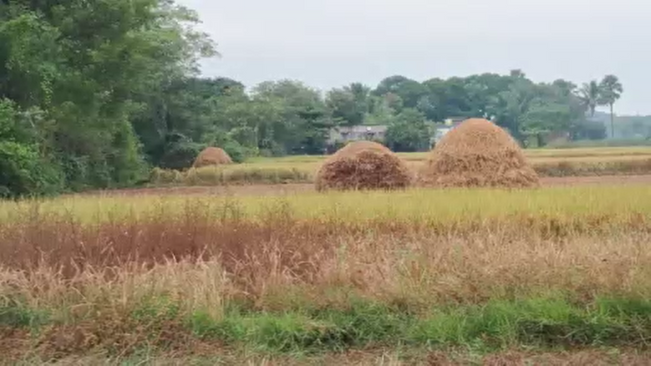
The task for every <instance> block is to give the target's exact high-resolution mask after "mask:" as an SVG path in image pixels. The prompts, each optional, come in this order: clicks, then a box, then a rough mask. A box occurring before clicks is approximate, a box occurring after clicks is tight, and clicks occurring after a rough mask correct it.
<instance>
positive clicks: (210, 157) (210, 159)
mask: <svg viewBox="0 0 651 366" xmlns="http://www.w3.org/2000/svg"><path fill="white" fill-rule="evenodd" d="M232 163H233V160H232V159H231V157H230V156H228V154H227V153H226V151H224V150H223V149H221V148H218V147H208V148H206V149H204V150H203V151H202V152H201V153H199V156H197V158H196V159H195V161H194V164H193V165H192V167H193V168H201V167H204V166H216V165H225V164H232Z"/></svg>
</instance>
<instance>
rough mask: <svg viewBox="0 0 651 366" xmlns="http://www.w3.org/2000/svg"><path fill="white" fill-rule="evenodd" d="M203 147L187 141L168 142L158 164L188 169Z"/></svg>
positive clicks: (165, 166)
mask: <svg viewBox="0 0 651 366" xmlns="http://www.w3.org/2000/svg"><path fill="white" fill-rule="evenodd" d="M204 147H205V146H204V145H202V144H197V143H194V142H188V141H181V142H175V143H170V144H168V146H167V148H166V149H165V153H164V154H163V156H162V157H161V160H160V166H161V168H164V169H176V170H182V169H188V168H189V167H191V166H192V162H193V161H194V159H195V158H196V157H197V155H199V153H200V152H201V150H203V148H204Z"/></svg>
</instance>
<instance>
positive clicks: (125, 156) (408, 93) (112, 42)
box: [0, 0, 648, 196]
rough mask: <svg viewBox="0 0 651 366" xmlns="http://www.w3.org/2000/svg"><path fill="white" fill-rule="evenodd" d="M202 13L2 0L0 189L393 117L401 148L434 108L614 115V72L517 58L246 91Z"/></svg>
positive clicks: (514, 125) (158, 6)
mask: <svg viewBox="0 0 651 366" xmlns="http://www.w3.org/2000/svg"><path fill="white" fill-rule="evenodd" d="M196 22H197V16H196V14H195V13H194V12H192V11H190V10H188V9H186V8H183V7H181V6H178V5H177V4H175V2H174V1H173V0H98V1H93V2H88V1H84V0H58V1H51V0H40V1H27V0H15V1H7V0H4V1H2V2H0V195H2V196H22V195H29V194H47V193H56V192H60V191H62V190H80V189H85V188H110V187H122V186H130V185H134V184H137V183H138V182H139V181H141V180H142V179H143V178H144V177H146V176H147V174H148V171H149V169H150V168H151V167H152V166H159V167H163V168H173V169H183V168H186V167H188V166H189V165H190V164H191V162H192V160H193V159H194V157H195V156H196V155H197V153H198V152H199V151H200V150H201V149H203V148H204V147H206V146H208V145H217V146H220V147H223V148H224V149H225V150H226V151H227V152H228V153H229V154H230V155H231V157H233V159H234V160H235V161H243V160H245V159H246V158H247V157H249V156H257V155H263V156H278V155H285V154H321V153H323V152H324V151H326V149H327V147H328V145H329V144H331V143H332V141H329V138H330V133H331V130H332V128H333V127H337V126H353V125H363V124H366V125H373V124H374V125H386V126H387V127H388V130H387V133H386V141H385V142H386V143H387V144H388V145H390V146H391V147H392V148H393V149H394V150H398V151H418V150H425V149H428V148H429V147H430V143H431V136H432V133H433V129H434V126H435V122H442V121H444V120H445V119H447V118H450V117H458V118H462V117H487V118H492V119H493V120H495V121H496V123H498V124H499V125H501V126H503V127H505V128H507V129H508V130H509V131H510V132H511V133H512V134H513V135H514V136H515V137H516V138H517V139H519V140H520V141H521V142H523V143H525V142H527V141H529V140H532V139H529V137H532V136H533V137H534V138H533V140H534V141H537V143H538V144H544V143H545V140H544V139H543V138H542V137H543V136H545V135H546V134H548V133H551V132H558V131H565V132H568V133H570V134H571V137H572V138H573V139H601V138H604V137H605V134H606V130H605V128H604V127H603V125H604V124H603V123H601V122H600V123H594V122H590V121H589V120H590V118H588V119H586V116H588V117H590V116H592V115H594V109H595V108H596V107H597V106H599V105H608V106H610V107H611V108H612V106H613V104H614V103H615V102H616V101H617V99H618V98H619V96H620V95H621V93H622V91H623V89H622V87H621V84H620V83H619V81H618V80H617V78H616V77H614V76H612V75H610V76H607V77H605V78H604V80H603V81H602V82H601V83H598V82H596V81H595V82H592V83H588V84H586V85H585V86H584V87H583V88H582V89H580V90H579V89H577V86H576V85H574V84H572V83H571V82H569V81H565V80H557V81H555V82H553V83H551V84H546V83H542V84H538V83H535V82H533V81H531V80H529V79H528V78H526V76H525V75H524V74H523V73H522V72H520V71H518V70H516V71H513V72H511V73H510V74H509V75H497V74H482V75H471V76H468V77H463V78H461V77H453V78H450V79H447V80H444V79H438V78H434V79H431V80H426V81H424V82H418V81H415V80H411V79H409V78H406V77H404V76H391V77H388V78H386V79H384V80H382V81H381V82H380V83H379V85H378V86H377V87H376V88H375V89H372V88H370V87H367V86H365V85H362V84H360V83H353V84H350V85H347V86H344V87H342V88H336V89H333V90H331V91H329V92H327V93H325V95H322V93H321V92H320V91H318V90H315V89H313V88H311V87H309V86H307V85H305V84H303V83H301V82H297V81H291V80H282V81H277V82H264V83H261V84H259V85H257V86H255V87H254V88H252V89H251V90H250V91H248V92H247V91H246V90H245V87H244V85H242V84H241V83H239V82H237V81H235V80H231V79H228V78H212V79H209V78H202V77H199V76H198V71H197V61H198V60H199V59H200V58H202V57H210V56H214V55H215V54H216V52H215V49H214V45H213V43H212V41H211V40H210V39H209V38H208V37H207V36H206V35H205V34H202V33H199V32H196V31H195V30H194V28H193V27H192V26H193V24H194V23H196ZM586 112H587V113H586ZM611 122H613V121H611ZM635 126H637V125H635ZM631 128H634V129H635V131H641V130H645V129H644V128H638V127H631ZM645 133H647V132H646V131H645ZM647 134H648V133H647Z"/></svg>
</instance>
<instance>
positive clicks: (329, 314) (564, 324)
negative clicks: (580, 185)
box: [11, 297, 651, 354]
mask: <svg viewBox="0 0 651 366" xmlns="http://www.w3.org/2000/svg"><path fill="white" fill-rule="evenodd" d="M161 306H162V307H161V308H159V309H155V308H152V307H151V305H148V307H147V308H146V309H145V310H142V309H139V310H138V311H134V312H132V313H131V315H128V317H129V318H130V319H122V320H123V321H124V322H126V323H129V324H132V325H133V326H138V324H141V325H142V326H143V327H144V328H147V329H149V330H150V331H151V330H152V329H153V327H152V322H159V323H160V329H163V328H164V327H165V324H166V322H169V321H173V320H175V318H178V317H179V316H180V315H179V314H178V313H177V312H176V310H175V308H174V307H173V306H170V304H168V303H165V302H163V303H162V304H161ZM16 311H18V310H16ZM20 311H22V310H20ZM37 311H39V309H34V310H33V311H32V312H34V313H35V312H37ZM143 311H145V312H150V313H149V314H145V315H143ZM177 320H179V321H180V323H182V324H183V325H182V327H181V328H179V329H180V331H183V332H187V335H188V336H190V337H191V338H193V339H197V340H201V341H219V342H220V343H221V344H222V345H224V346H227V347H233V348H240V349H249V350H253V351H255V352H260V353H264V354H315V353H323V352H341V351H345V350H349V349H370V348H377V347H387V346H394V347H395V345H403V346H405V347H409V348H422V347H429V348H437V349H448V348H452V347H463V348H467V349H476V350H481V351H482V352H495V351H500V350H506V349H509V348H514V347H520V348H522V347H525V348H533V349H539V350H549V349H555V348H558V347H561V348H567V347H604V346H610V347H613V346H622V345H627V346H642V345H644V344H646V343H647V342H648V341H649V340H651V302H649V300H646V299H626V298H610V299H597V300H595V301H594V302H591V303H588V304H576V303H572V302H568V301H566V300H564V299H563V298H560V297H557V298H553V297H552V298H532V299H522V300H515V301H490V302H488V303H485V304H482V305H471V306H469V305H464V306H449V307H439V308H432V309H429V310H426V311H423V312H421V313H417V314H416V313H410V312H405V311H403V310H401V309H400V308H396V307H390V306H387V305H385V304H375V303H369V302H363V301H360V302H357V303H353V304H351V306H350V308H349V309H345V310H342V309H338V310H336V309H327V308H324V309H305V310H302V311H291V312H279V313H274V312H250V311H246V310H238V309H231V310H230V311H229V312H227V313H226V314H225V316H224V317H222V318H219V319H215V318H213V317H211V316H210V315H209V314H207V313H203V312H194V313H192V314H188V315H186V316H184V317H183V318H181V319H177ZM45 325H47V324H43V325H42V326H45ZM55 325H56V323H55ZM58 325H59V326H61V325H62V324H61V323H58ZM71 325H74V324H71ZM11 326H13V327H17V328H20V327H24V326H26V325H25V324H23V323H16V324H12V325H11ZM34 331H35V332H37V331H38V330H34ZM98 331H99V330H98ZM101 331H104V332H106V331H108V330H106V329H103V330H101ZM179 336H180V335H179ZM106 346H107V347H108V345H106ZM131 351H133V350H131Z"/></svg>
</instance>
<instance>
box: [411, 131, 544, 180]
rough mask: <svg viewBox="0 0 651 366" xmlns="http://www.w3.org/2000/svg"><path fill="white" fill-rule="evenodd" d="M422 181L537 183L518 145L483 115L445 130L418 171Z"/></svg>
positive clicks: (535, 176)
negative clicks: (448, 130)
mask: <svg viewBox="0 0 651 366" xmlns="http://www.w3.org/2000/svg"><path fill="white" fill-rule="evenodd" d="M420 180H421V182H422V183H424V184H425V185H433V186H439V187H502V188H531V187H538V186H539V185H540V182H539V179H538V175H537V174H536V172H535V171H534V170H533V168H532V167H531V166H530V165H529V164H528V162H527V161H526V159H525V157H524V155H523V153H522V150H521V149H520V146H519V145H518V144H517V143H516V142H515V140H514V139H513V138H512V137H511V135H509V134H508V133H507V132H506V131H504V130H503V129H501V128H500V127H499V126H497V125H495V124H494V123H492V122H490V121H488V120H485V119H469V120H466V121H464V122H463V123H461V124H460V125H459V126H457V128H455V129H453V130H452V131H450V132H448V133H447V134H446V135H445V136H444V137H443V139H441V141H440V142H439V143H438V144H437V145H436V147H435V148H434V150H433V151H432V153H431V155H430V157H429V159H428V161H427V162H426V164H425V167H424V168H423V169H422V170H421V172H420Z"/></svg>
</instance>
